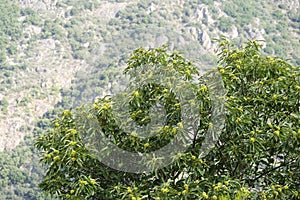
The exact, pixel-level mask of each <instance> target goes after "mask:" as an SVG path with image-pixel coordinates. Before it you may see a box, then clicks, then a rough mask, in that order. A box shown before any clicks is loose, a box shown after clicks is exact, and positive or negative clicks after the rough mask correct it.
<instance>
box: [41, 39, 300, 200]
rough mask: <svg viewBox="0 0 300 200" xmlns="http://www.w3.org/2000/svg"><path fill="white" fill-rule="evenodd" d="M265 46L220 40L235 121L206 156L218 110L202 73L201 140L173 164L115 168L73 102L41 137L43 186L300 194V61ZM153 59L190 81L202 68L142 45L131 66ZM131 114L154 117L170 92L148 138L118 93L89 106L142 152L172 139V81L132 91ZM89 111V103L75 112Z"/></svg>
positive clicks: (227, 195) (229, 118) (182, 193)
mask: <svg viewBox="0 0 300 200" xmlns="http://www.w3.org/2000/svg"><path fill="white" fill-rule="evenodd" d="M260 50H261V45H260V44H259V43H258V42H257V41H249V42H247V43H246V44H245V45H244V46H242V47H240V48H237V47H235V46H234V45H233V44H232V43H231V42H230V41H228V40H221V41H220V46H219V54H218V56H219V64H220V66H219V67H218V68H217V70H218V71H219V73H220V74H221V76H222V79H223V82H224V85H225V88H226V91H227V94H226V125H225V127H224V129H223V131H222V134H221V137H220V140H219V142H218V143H217V144H216V146H215V147H214V148H213V149H212V150H211V152H210V153H209V154H208V155H206V156H205V157H203V158H200V157H199V153H200V152H199V150H200V148H201V142H202V140H203V137H202V136H204V135H203V133H205V131H206V130H207V128H208V127H210V126H213V124H211V123H210V118H211V114H210V111H211V99H210V95H209V92H210V91H209V88H208V87H207V86H206V85H205V82H203V78H201V77H200V78H199V85H197V87H196V89H195V93H196V94H197V98H198V99H199V100H200V102H201V103H200V104H199V109H200V111H201V118H200V119H199V120H200V121H201V123H199V127H198V129H197V133H199V135H200V136H201V137H195V138H194V141H195V143H194V145H192V146H191V147H190V148H189V149H188V150H187V151H186V152H185V153H182V154H178V156H177V157H176V159H175V160H174V162H173V163H172V164H171V165H169V166H167V167H165V168H163V169H157V170H154V171H153V172H151V173H142V174H131V173H126V172H121V171H117V170H113V169H110V168H108V167H107V166H105V165H104V164H102V163H101V162H100V161H99V160H97V159H96V158H95V157H94V155H93V154H91V152H89V151H88V150H87V149H86V147H85V145H84V144H83V142H82V137H81V136H82V135H81V134H82V133H81V132H80V130H81V129H80V127H79V124H77V121H76V115H75V114H74V112H72V111H69V110H65V111H63V112H62V115H61V116H60V117H59V118H56V119H55V120H54V122H53V127H52V128H51V129H49V130H48V131H47V132H46V133H45V134H44V135H43V136H41V137H40V138H39V139H37V141H36V146H37V148H39V149H40V150H41V151H42V152H43V156H42V157H41V161H42V162H43V163H44V164H45V165H46V166H47V169H48V170H47V173H46V174H45V177H44V179H43V181H42V182H41V184H40V187H41V188H42V189H43V190H44V191H46V192H47V193H49V194H51V195H54V196H57V197H60V198H62V199H237V200H238V199H297V198H299V192H300V191H299V187H298V186H299V184H300V180H299V177H300V174H299V172H300V168H299V166H300V158H299V155H300V149H299V144H300V126H299V124H300V123H299V122H300V111H299V108H300V105H299V104H300V102H299V99H300V98H299V96H300V80H299V75H300V74H299V73H300V71H299V67H295V66H292V65H290V64H288V63H287V62H286V61H284V60H281V59H278V58H276V57H270V56H267V57H263V56H261V55H260ZM144 64H146V65H147V66H152V67H153V68H155V67H156V66H159V67H161V68H162V69H163V70H171V71H172V70H173V72H174V74H179V75H180V76H181V78H182V79H183V80H185V81H191V76H193V75H197V73H198V72H197V70H196V68H195V66H194V65H193V64H192V63H191V62H189V61H187V60H186V59H184V58H183V57H182V56H181V55H180V54H179V53H178V52H168V51H167V50H166V49H165V48H164V47H159V48H156V49H150V50H145V49H137V50H135V51H134V53H133V55H132V57H131V58H130V59H129V61H128V62H127V68H126V70H125V72H126V73H128V74H129V75H130V77H131V80H136V79H135V78H136V77H135V76H136V75H134V74H135V73H134V71H135V69H139V68H140V67H142V66H143V65H144ZM131 97H132V98H131V104H130V105H131V108H132V109H131V112H132V113H131V114H132V115H131V117H132V119H133V120H135V121H136V122H137V123H140V124H141V125H142V124H144V123H147V116H148V109H149V107H151V105H153V104H154V102H155V100H158V99H161V98H165V99H167V100H166V103H165V105H164V106H165V107H166V110H167V112H168V116H169V118H168V120H167V123H166V124H165V125H164V127H161V129H160V130H159V131H158V133H157V135H155V136H154V137H149V138H147V139H141V138H139V137H137V136H136V135H134V134H131V133H126V132H124V131H123V130H120V129H119V127H118V126H117V124H116V123H115V119H114V117H113V116H112V107H113V106H114V105H113V104H112V103H111V102H110V99H109V98H103V99H99V100H98V101H96V102H95V103H94V105H93V106H91V107H90V108H89V113H90V114H91V116H92V117H93V115H92V114H93V113H95V116H96V118H97V120H98V123H99V129H100V130H101V131H102V132H103V133H104V134H106V135H107V136H108V137H109V138H110V140H111V141H112V142H114V143H115V144H116V145H118V146H119V147H121V148H123V149H127V150H130V151H133V152H151V151H152V150H156V149H158V148H160V147H161V146H163V145H165V144H166V143H168V142H169V141H170V140H172V138H173V137H174V135H176V134H177V131H178V129H180V127H181V124H180V123H181V122H180V121H181V118H180V112H181V107H180V105H179V106H178V105H177V104H178V103H176V102H177V101H178V100H177V98H176V96H175V95H174V94H173V93H172V91H171V90H170V88H163V87H161V86H160V85H153V84H152V85H151V84H150V85H142V87H140V88H138V89H137V91H135V92H132V93H131ZM80 112H82V113H81V114H84V113H83V112H84V110H82V109H80V108H79V110H77V111H76V113H77V114H78V113H79V114H80Z"/></svg>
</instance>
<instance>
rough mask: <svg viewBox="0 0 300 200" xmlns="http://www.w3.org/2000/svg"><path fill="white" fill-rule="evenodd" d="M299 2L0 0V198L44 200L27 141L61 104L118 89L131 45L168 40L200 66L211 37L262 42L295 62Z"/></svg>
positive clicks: (212, 61) (39, 169)
mask: <svg viewBox="0 0 300 200" xmlns="http://www.w3.org/2000/svg"><path fill="white" fill-rule="evenodd" d="M299 9H300V5H299V2H298V1H287V0H267V1H255V2H254V1H246V0H243V1H238V0H233V1H211V0H203V1H200V0H199V1H198V0H188V1H181V0H177V1H171V0H166V1H163V2H162V1H158V0H152V1H150V0H140V1H133V0H107V1H104V0H54V1H50V0H43V1H38V0H13V1H11V0H0V17H1V21H0V121H1V126H0V199H45V197H44V196H43V194H42V193H41V192H40V190H39V189H38V183H39V182H40V181H41V178H42V176H43V174H44V168H43V166H42V165H41V164H40V163H39V159H38V158H39V154H38V152H37V151H36V150H35V149H34V147H33V143H34V139H35V138H37V137H38V136H40V135H41V134H42V133H44V132H45V130H46V129H48V128H49V126H50V124H51V121H52V120H53V119H54V118H55V117H56V116H57V115H58V114H59V113H60V112H61V111H62V110H64V109H74V108H75V107H76V106H79V105H81V104H84V103H92V102H93V101H94V100H95V99H96V98H97V97H98V96H105V95H107V94H113V93H115V92H117V91H119V90H121V89H122V86H123V85H124V83H125V82H126V81H127V78H126V77H125V76H124V75H123V74H122V71H123V69H124V67H125V61H126V60H127V59H128V56H129V54H130V53H131V51H132V50H133V49H135V48H137V47H140V46H142V47H151V48H153V47H157V46H159V45H161V44H168V45H169V46H170V47H171V48H172V49H175V50H179V51H181V52H182V53H183V54H184V56H185V57H186V58H188V59H190V60H192V61H193V62H194V63H196V64H198V65H199V67H200V68H201V69H206V68H211V67H214V66H215V65H216V59H217V58H216V56H215V54H214V53H215V49H216V46H217V43H216V42H215V40H214V38H220V37H223V36H225V37H227V38H229V39H231V40H232V41H233V42H235V43H241V42H242V41H246V40H248V39H257V40H262V41H263V44H264V45H263V49H262V51H263V52H262V53H263V54H265V55H267V54H268V55H276V56H278V57H279V58H282V59H289V61H288V62H290V63H291V64H293V65H300V57H299V56H300V49H299V34H300V32H299V30H300V16H299Z"/></svg>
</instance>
